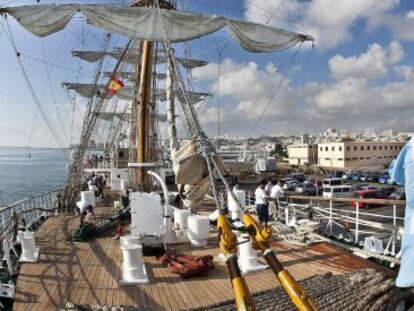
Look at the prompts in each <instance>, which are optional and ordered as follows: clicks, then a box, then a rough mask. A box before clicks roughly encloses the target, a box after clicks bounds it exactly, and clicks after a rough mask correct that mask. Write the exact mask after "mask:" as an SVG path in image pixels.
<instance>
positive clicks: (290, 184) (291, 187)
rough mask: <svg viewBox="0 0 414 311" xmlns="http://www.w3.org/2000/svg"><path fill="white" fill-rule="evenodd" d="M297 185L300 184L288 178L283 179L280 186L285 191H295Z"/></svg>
mask: <svg viewBox="0 0 414 311" xmlns="http://www.w3.org/2000/svg"><path fill="white" fill-rule="evenodd" d="M298 185H300V182H299V181H297V180H292V179H290V180H287V181H285V183H284V184H283V187H282V188H283V189H284V190H287V191H295V189H296V187H297V186H298Z"/></svg>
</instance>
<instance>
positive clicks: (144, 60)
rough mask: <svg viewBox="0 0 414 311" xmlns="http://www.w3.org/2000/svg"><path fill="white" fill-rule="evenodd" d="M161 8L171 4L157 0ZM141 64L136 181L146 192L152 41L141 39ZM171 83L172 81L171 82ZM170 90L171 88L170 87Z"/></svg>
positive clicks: (142, 0)
mask: <svg viewBox="0 0 414 311" xmlns="http://www.w3.org/2000/svg"><path fill="white" fill-rule="evenodd" d="M153 4H154V0H137V1H136V2H135V3H134V4H133V6H140V7H142V6H146V7H150V6H153ZM159 4H160V6H161V7H162V8H165V9H172V8H173V6H172V5H171V4H170V3H169V2H167V1H159ZM141 47H142V48H141V66H140V81H139V101H138V102H137V104H138V105H139V106H138V111H137V112H138V113H137V120H136V121H137V124H138V135H137V162H138V170H137V183H138V185H137V186H138V190H140V191H145V192H148V191H149V190H150V189H149V178H148V174H147V172H146V170H147V169H146V167H145V164H146V163H148V162H150V157H151V151H150V142H149V134H150V128H149V127H150V124H151V120H150V118H151V114H150V99H151V85H152V83H151V82H152V60H153V43H152V42H150V41H143V42H142V46H141ZM171 84H172V83H171ZM171 91H172V89H171Z"/></svg>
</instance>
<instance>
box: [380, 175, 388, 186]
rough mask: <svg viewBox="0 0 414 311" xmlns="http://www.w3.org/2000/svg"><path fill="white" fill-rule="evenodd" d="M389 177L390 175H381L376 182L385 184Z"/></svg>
mask: <svg viewBox="0 0 414 311" xmlns="http://www.w3.org/2000/svg"><path fill="white" fill-rule="evenodd" d="M389 179H390V175H387V174H386V175H383V176H381V177H380V178H379V179H378V182H379V183H381V184H386V183H388V180H389Z"/></svg>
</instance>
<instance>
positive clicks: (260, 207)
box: [254, 180, 269, 225]
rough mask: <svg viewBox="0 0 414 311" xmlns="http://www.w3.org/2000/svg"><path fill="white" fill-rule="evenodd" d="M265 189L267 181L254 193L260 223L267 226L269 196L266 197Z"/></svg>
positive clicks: (261, 183)
mask: <svg viewBox="0 0 414 311" xmlns="http://www.w3.org/2000/svg"><path fill="white" fill-rule="evenodd" d="M265 187H266V180H262V181H261V182H260V185H259V187H257V189H256V191H255V192H254V196H255V204H256V210H257V216H258V217H259V222H260V224H263V223H264V224H265V225H267V222H268V221H269V207H268V203H267V198H268V196H267V195H266V191H265Z"/></svg>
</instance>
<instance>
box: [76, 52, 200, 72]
mask: <svg viewBox="0 0 414 311" xmlns="http://www.w3.org/2000/svg"><path fill="white" fill-rule="evenodd" d="M72 55H73V56H75V57H78V58H80V59H83V60H85V61H87V62H90V63H94V62H97V61H98V60H100V59H102V58H104V57H105V56H110V57H112V58H115V59H120V58H121V56H122V51H115V52H104V51H72ZM138 57H139V55H138V51H137V50H133V51H128V52H127V53H126V55H125V56H124V58H123V61H124V62H125V63H128V64H132V65H135V64H136V63H137V60H138ZM176 60H177V62H178V63H179V64H181V65H182V66H183V67H185V68H187V69H193V68H198V67H203V66H206V65H207V64H208V62H206V61H204V60H198V59H190V58H182V57H177V58H176ZM155 61H156V63H157V64H163V63H166V62H167V57H166V56H165V54H161V55H157V57H156V59H155Z"/></svg>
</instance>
